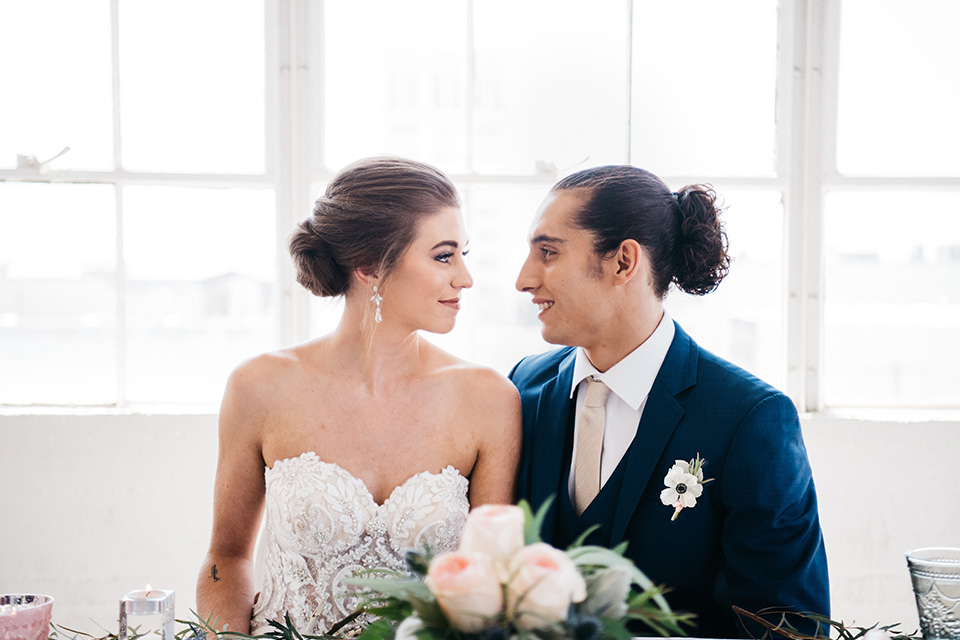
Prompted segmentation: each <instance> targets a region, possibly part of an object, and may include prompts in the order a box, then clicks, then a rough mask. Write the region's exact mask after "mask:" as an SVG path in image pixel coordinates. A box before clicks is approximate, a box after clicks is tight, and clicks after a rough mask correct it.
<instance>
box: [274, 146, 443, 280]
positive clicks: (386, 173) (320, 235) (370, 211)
mask: <svg viewBox="0 0 960 640" xmlns="http://www.w3.org/2000/svg"><path fill="white" fill-rule="evenodd" d="M459 206H460V200H459V198H458V196H457V190H456V188H455V187H454V186H453V183H452V182H450V179H449V178H447V176H445V175H444V174H443V173H442V172H441V171H440V170H439V169H436V168H435V167H432V166H430V165H428V164H424V163H422V162H416V161H414V160H407V159H405V158H398V157H393V156H378V157H374V158H365V159H363V160H359V161H357V162H355V163H353V164H351V165H349V166H348V167H346V168H344V169H343V170H342V171H341V172H340V173H338V174H337V175H336V176H335V177H334V178H333V180H331V181H330V184H329V185H327V189H326V192H325V193H324V195H322V196H320V198H318V199H317V201H316V204H315V205H314V208H313V213H312V214H311V216H310V217H309V218H307V219H306V220H304V221H303V222H301V223H300V224H299V225H298V227H297V229H296V230H295V231H294V232H293V234H292V235H291V236H290V243H289V247H290V255H291V256H292V257H293V262H294V266H295V267H296V271H297V282H299V283H300V284H301V285H303V286H304V288H306V289H307V290H308V291H310V292H311V293H313V294H314V295H317V296H323V297H333V296H340V295H343V294H345V293H346V292H347V290H349V288H350V283H351V274H352V273H353V272H354V271H355V270H360V271H363V272H365V273H375V274H377V275H378V276H379V277H380V278H381V280H383V279H385V278H386V277H387V276H388V275H389V274H390V272H391V271H393V269H394V268H395V267H396V264H397V261H398V260H399V259H400V256H401V255H402V254H403V252H404V251H405V250H406V248H407V247H408V246H409V245H410V243H411V242H412V241H413V239H414V238H415V237H416V234H417V230H418V229H419V223H420V220H421V219H422V218H424V217H425V216H429V215H432V214H434V213H436V212H437V211H439V210H440V209H443V208H445V207H459Z"/></svg>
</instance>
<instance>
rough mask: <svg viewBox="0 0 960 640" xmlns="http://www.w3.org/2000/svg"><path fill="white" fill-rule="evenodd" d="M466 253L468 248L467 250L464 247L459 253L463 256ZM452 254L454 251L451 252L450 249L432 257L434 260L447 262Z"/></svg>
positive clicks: (468, 251)
mask: <svg viewBox="0 0 960 640" xmlns="http://www.w3.org/2000/svg"><path fill="white" fill-rule="evenodd" d="M468 253H470V250H469V249H465V250H464V251H462V252H461V253H460V255H461V256H463V257H466V256H467V254H468ZM453 256H454V253H453V252H452V251H447V252H445V253H441V254H440V255H438V256H436V257H435V258H434V260H436V261H437V262H445V263H449V262H450V258H452V257H453Z"/></svg>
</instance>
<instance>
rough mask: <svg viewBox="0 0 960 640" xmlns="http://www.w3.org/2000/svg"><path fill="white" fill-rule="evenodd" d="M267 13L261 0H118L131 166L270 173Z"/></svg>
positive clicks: (125, 138)
mask: <svg viewBox="0 0 960 640" xmlns="http://www.w3.org/2000/svg"><path fill="white" fill-rule="evenodd" d="M184 16H189V19H185V18H184ZM263 16H264V8H263V2H262V1H259V2H258V1H256V0H206V1H205V2H193V1H192V0H162V1H159V0H124V2H122V3H121V4H120V91H121V116H122V141H123V152H122V153H123V165H124V167H125V168H127V169H134V170H143V171H174V172H194V171H196V172H210V173H263V171H264V166H265V164H264V150H265V142H264V141H265V137H264V136H265V133H264V131H265V124H264V123H265V120H264V104H265V97H264V19H263ZM212 34H215V36H216V37H215V38H212V37H211V35H212Z"/></svg>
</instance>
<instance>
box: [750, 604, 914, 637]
mask: <svg viewBox="0 0 960 640" xmlns="http://www.w3.org/2000/svg"><path fill="white" fill-rule="evenodd" d="M733 610H734V612H735V613H736V614H737V615H739V616H742V617H745V618H748V619H750V620H753V621H754V622H756V623H757V624H759V625H760V626H762V627H763V628H764V629H765V632H764V635H763V636H762V638H771V637H783V638H790V639H792V640H828V639H829V638H830V637H831V629H832V630H833V632H834V634H835V638H836V640H860V639H861V638H863V637H864V636H866V635H867V633H868V632H870V631H883V632H886V633H888V634H890V637H891V639H892V640H923V636H921V635H919V633H918V632H917V631H914V632H913V633H903V632H902V631H901V630H900V629H898V628H897V627H899V626H900V623H899V622H898V623H894V624H888V625H885V626H880V623H879V622H878V623H876V624H874V625H873V626H871V627H856V626H850V627H848V626H846V625H845V624H844V623H843V621H838V620H831V619H830V618H828V617H827V616H824V615H821V614H819V613H813V612H810V611H800V612H798V611H785V610H781V609H764V610H762V611H758V612H756V613H751V612H750V611H746V610H745V609H741V608H740V607H737V606H734V607H733ZM802 621H813V622H817V623H818V624H819V627H818V628H819V630H820V631H819V632H818V633H817V634H816V635H810V634H808V633H804V632H802V631H800V630H799V629H797V625H798V624H800V622H802Z"/></svg>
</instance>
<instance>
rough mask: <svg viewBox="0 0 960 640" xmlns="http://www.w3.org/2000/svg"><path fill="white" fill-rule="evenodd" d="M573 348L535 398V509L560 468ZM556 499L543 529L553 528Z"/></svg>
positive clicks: (546, 495)
mask: <svg viewBox="0 0 960 640" xmlns="http://www.w3.org/2000/svg"><path fill="white" fill-rule="evenodd" d="M575 354H576V351H574V350H571V352H570V355H568V356H567V357H566V358H565V359H564V361H563V362H561V363H560V366H559V367H558V370H557V376H556V377H555V378H553V379H552V380H549V381H547V382H546V383H545V384H544V385H543V389H542V391H541V393H540V397H539V400H538V402H537V415H536V418H535V422H534V424H535V425H536V430H535V431H534V434H533V452H534V454H533V465H534V468H533V474H532V475H533V477H532V484H531V490H530V493H531V502H532V507H533V508H534V509H537V508H538V507H539V506H540V505H541V504H543V502H544V501H545V500H547V499H548V498H550V497H551V496H555V494H556V493H557V488H558V487H559V486H560V475H561V473H562V472H563V466H564V460H563V454H564V445H565V443H566V437H567V424H568V420H569V418H570V407H571V404H572V403H571V401H570V385H571V382H572V381H571V376H572V375H573V363H574V360H575ZM555 515H556V500H554V503H553V505H552V507H551V509H550V512H549V513H548V514H547V518H546V521H545V522H544V525H543V530H544V531H552V530H553V522H554V518H555Z"/></svg>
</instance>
